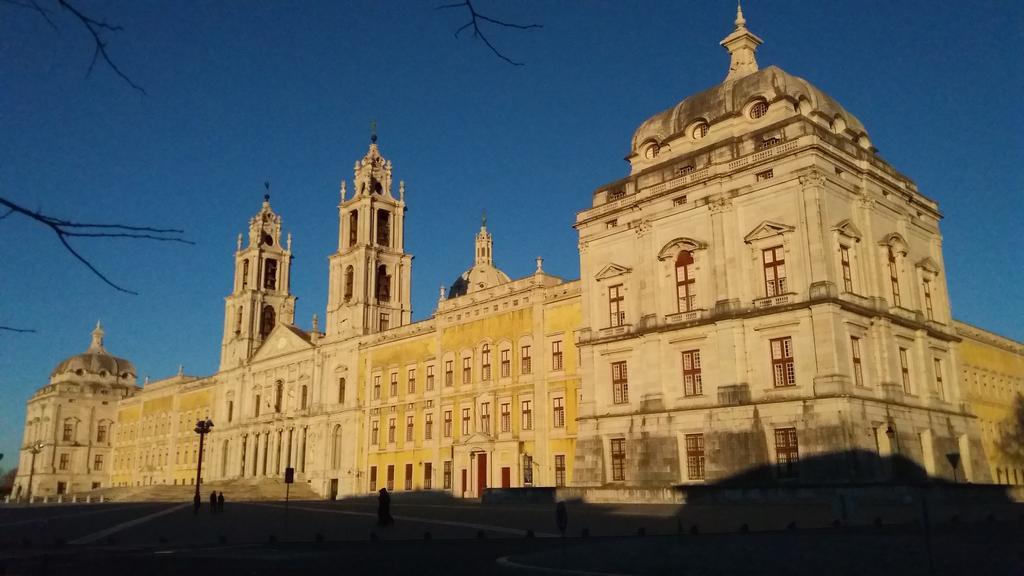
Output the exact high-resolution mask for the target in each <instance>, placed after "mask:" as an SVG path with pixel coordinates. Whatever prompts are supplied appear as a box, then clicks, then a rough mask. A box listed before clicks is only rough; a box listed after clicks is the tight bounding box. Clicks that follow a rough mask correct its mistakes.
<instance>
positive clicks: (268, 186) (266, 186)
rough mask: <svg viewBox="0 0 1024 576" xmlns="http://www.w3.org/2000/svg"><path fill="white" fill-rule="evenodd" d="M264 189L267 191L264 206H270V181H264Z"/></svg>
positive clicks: (264, 196) (264, 195)
mask: <svg viewBox="0 0 1024 576" xmlns="http://www.w3.org/2000/svg"><path fill="white" fill-rule="evenodd" d="M263 188H264V189H265V190H266V193H264V194H263V203H264V204H269V203H270V180H264V181H263Z"/></svg>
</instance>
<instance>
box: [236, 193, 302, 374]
mask: <svg viewBox="0 0 1024 576" xmlns="http://www.w3.org/2000/svg"><path fill="white" fill-rule="evenodd" d="M267 192H268V194H266V195H265V196H263V207H262V208H260V211H259V212H258V213H257V214H256V215H255V216H253V217H252V219H251V220H249V242H248V244H247V245H246V246H245V247H244V248H243V247H242V235H241V234H239V235H238V243H237V245H236V248H235V282H234V289H233V290H232V291H231V294H230V295H229V296H228V297H227V298H225V299H224V339H223V341H222V343H221V354H220V369H221V370H226V369H229V368H234V367H236V366H239V365H241V364H243V363H245V361H247V360H248V359H249V358H250V357H252V355H253V353H254V352H255V351H256V350H257V349H258V348H259V347H260V344H262V343H263V340H264V339H266V337H267V335H268V334H270V331H271V330H273V329H274V326H276V325H277V324H278V323H281V322H283V323H285V324H292V323H293V322H294V320H295V296H292V295H291V293H290V290H289V285H290V281H291V278H290V273H291V263H292V236H291V234H288V236H287V240H286V241H285V244H284V245H282V244H281V217H280V216H278V215H277V214H275V213H274V211H273V210H272V209H271V208H270V194H269V192H270V186H269V184H268V185H267Z"/></svg>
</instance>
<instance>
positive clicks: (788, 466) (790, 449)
mask: <svg viewBox="0 0 1024 576" xmlns="http://www.w3.org/2000/svg"><path fill="white" fill-rule="evenodd" d="M799 462H800V449H799V447H798V446H797V440H796V428H776V429H775V466H776V470H777V471H778V474H779V478H796V477H797V476H798V471H797V464H798V463H799Z"/></svg>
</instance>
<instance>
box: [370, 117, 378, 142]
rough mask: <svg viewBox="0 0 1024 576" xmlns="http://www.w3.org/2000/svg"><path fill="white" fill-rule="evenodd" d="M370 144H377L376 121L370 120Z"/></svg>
mask: <svg viewBox="0 0 1024 576" xmlns="http://www.w3.org/2000/svg"><path fill="white" fill-rule="evenodd" d="M370 143H371V144H376V143H377V121H376V120H371V121H370Z"/></svg>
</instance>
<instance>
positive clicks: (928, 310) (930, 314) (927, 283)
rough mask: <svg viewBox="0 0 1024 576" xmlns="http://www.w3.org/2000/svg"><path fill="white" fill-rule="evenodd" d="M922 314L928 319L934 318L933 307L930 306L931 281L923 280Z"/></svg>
mask: <svg viewBox="0 0 1024 576" xmlns="http://www.w3.org/2000/svg"><path fill="white" fill-rule="evenodd" d="M924 314H925V317H926V318H928V319H929V320H935V309H934V308H932V283H931V282H930V281H928V280H925V281H924Z"/></svg>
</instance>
